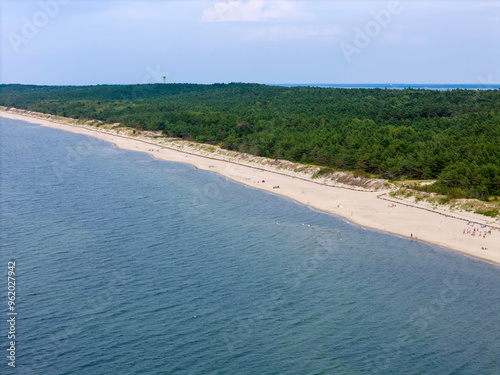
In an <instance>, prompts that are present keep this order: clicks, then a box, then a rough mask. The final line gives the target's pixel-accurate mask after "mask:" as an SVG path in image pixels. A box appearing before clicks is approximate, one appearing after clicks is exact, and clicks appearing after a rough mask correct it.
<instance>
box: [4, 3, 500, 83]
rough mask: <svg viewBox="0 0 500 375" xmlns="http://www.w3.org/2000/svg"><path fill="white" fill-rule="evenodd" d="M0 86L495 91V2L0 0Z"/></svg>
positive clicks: (498, 27)
mask: <svg viewBox="0 0 500 375" xmlns="http://www.w3.org/2000/svg"><path fill="white" fill-rule="evenodd" d="M0 12H1V23H0V33H1V34H0V35H1V48H0V51H1V55H0V81H1V82H2V83H30V84H57V85H63V84H71V85H84V84H104V83H106V84H125V83H154V82H158V81H162V80H163V76H164V75H165V76H166V80H167V82H189V83H213V82H258V83H499V82H500V2H499V1H496V0H455V1H442V0H428V1H413V0H400V1H397V0H388V1H357V0H351V1H336V0H319V1H315V0H309V1H294V0H239V1H218V0H215V1H207V0H202V1H189V0H188V1H186V0H184V1H181V0H178V1H171V0H166V1H126V0H125V1H124V0H121V1H108V0H95V1H94V0H36V1H25V0H15V1H13V0H2V1H1V2H0Z"/></svg>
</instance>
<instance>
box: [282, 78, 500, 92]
mask: <svg viewBox="0 0 500 375" xmlns="http://www.w3.org/2000/svg"><path fill="white" fill-rule="evenodd" d="M276 86H283V87H296V86H308V87H325V88H343V89H391V90H404V89H408V88H410V89H419V90H437V91H448V90H456V89H461V90H498V89H500V83H490V82H487V81H486V80H485V82H484V83H468V84H463V83H461V84H446V83H427V84H426V83H423V84H415V83H335V84H332V83H326V84H325V83H307V84H297V83H291V84H279V85H276Z"/></svg>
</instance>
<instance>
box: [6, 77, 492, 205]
mask: <svg viewBox="0 0 500 375" xmlns="http://www.w3.org/2000/svg"><path fill="white" fill-rule="evenodd" d="M0 105H2V106H7V107H16V108H21V109H27V110H33V111H38V112H45V113H50V114H55V115H60V116H66V117H72V118H77V119H82V120H84V119H89V120H90V119H96V120H101V121H105V122H108V123H121V124H124V125H126V126H130V127H135V128H136V129H139V130H140V129H144V130H161V131H163V133H164V134H165V135H167V136H170V137H178V138H183V139H189V140H193V141H196V142H202V143H211V144H219V145H221V146H222V147H223V148H227V149H230V150H237V151H241V152H246V153H250V154H255V155H259V156H265V157H270V158H280V159H287V160H290V161H296V162H301V163H313V164H316V165H319V166H325V167H330V168H333V169H337V170H361V171H364V172H366V173H370V174H374V175H378V176H381V177H383V178H387V179H400V178H406V179H437V180H438V182H437V183H436V184H434V185H433V186H432V187H430V188H429V189H430V190H432V189H434V191H438V192H441V193H443V194H449V193H450V192H451V193H452V194H453V195H455V196H456V197H470V198H484V197H487V196H489V195H500V90H478V91H474V90H459V89H457V90H451V91H434V90H422V89H405V90H388V89H334V88H317V87H279V86H267V85H257V84H238V83H235V84H213V85H194V84H152V85H131V86H126V85H102V86H85V87H78V86H30V85H0Z"/></svg>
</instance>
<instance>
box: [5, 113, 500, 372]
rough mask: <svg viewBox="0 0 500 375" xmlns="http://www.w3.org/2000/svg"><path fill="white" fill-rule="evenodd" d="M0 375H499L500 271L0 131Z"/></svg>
mask: <svg viewBox="0 0 500 375" xmlns="http://www.w3.org/2000/svg"><path fill="white" fill-rule="evenodd" d="M0 146H1V185H0V194H1V203H0V204H1V206H0V208H1V211H0V215H1V222H0V224H1V231H0V240H1V257H0V266H1V267H2V269H3V271H2V275H3V277H2V279H3V280H4V281H3V282H2V284H3V286H2V288H3V290H4V292H2V293H1V295H2V298H1V299H2V301H1V302H0V303H1V305H2V309H1V311H2V314H3V317H2V319H1V322H0V332H2V335H1V336H0V345H1V348H2V351H3V353H4V354H5V353H6V352H7V350H6V349H7V348H8V340H7V337H6V332H7V331H8V326H7V322H6V320H7V315H6V313H7V298H6V290H7V282H6V280H7V278H6V274H7V262H8V261H10V260H14V261H15V262H16V282H17V284H16V312H17V313H18V315H17V324H16V368H15V369H12V368H10V367H9V366H8V365H7V362H8V360H7V358H6V356H5V355H2V356H1V358H2V359H1V361H0V373H2V374H440V375H442V374H498V373H500V294H499V291H500V269H499V267H497V266H494V265H491V264H488V263H486V262H482V261H478V260H475V259H470V258H467V257H465V256H463V255H460V254H458V253H455V252H452V251H448V250H445V249H442V248H438V247H434V246H430V245H427V244H424V243H415V242H410V241H408V240H407V239H403V238H399V237H397V236H391V235H388V234H384V233H380V232H376V231H372V230H365V229H363V228H360V227H358V226H355V225H351V224H349V223H347V222H345V221H344V220H342V219H339V218H337V217H334V216H332V215H327V214H324V213H320V212H317V211H314V210H311V209H309V208H308V207H305V206H302V205H299V204H296V203H294V202H293V201H291V200H288V199H284V198H282V197H279V196H275V195H273V194H268V193H264V192H262V191H258V190H254V189H252V188H249V187H246V186H242V185H239V184H237V183H234V182H232V181H230V180H227V179H226V178H224V177H221V176H219V175H217V174H215V173H211V172H206V171H199V170H196V169H195V168H193V167H192V166H189V165H185V164H177V163H169V162H163V161H158V160H155V159H153V158H152V157H151V156H149V155H145V154H141V153H136V152H131V151H125V150H120V149H117V148H116V147H114V146H113V145H111V144H109V143H106V142H103V141H100V140H97V139H94V138H91V137H88V136H84V135H77V134H72V133H68V132H64V131H60V130H55V129H50V128H44V127H40V126H38V125H33V124H29V123H26V122H23V121H14V120H7V119H0Z"/></svg>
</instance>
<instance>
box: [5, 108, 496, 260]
mask: <svg viewBox="0 0 500 375" xmlns="http://www.w3.org/2000/svg"><path fill="white" fill-rule="evenodd" d="M0 117H5V118H9V119H13V120H22V121H28V122H31V123H36V124H39V125H42V126H47V127H51V128H56V129H61V130H66V131H70V132H73V133H78V134H86V135H90V136H93V137H95V138H99V139H101V140H104V141H107V142H112V143H114V144H115V145H116V146H117V147H119V148H122V149H126V150H132V151H138V152H145V153H149V154H151V155H153V156H154V157H155V158H157V159H160V160H166V161H173V162H181V163H189V164H191V165H193V166H195V167H196V168H198V169H201V170H209V171H212V172H215V173H219V174H221V175H223V176H225V177H227V178H230V179H231V180H234V181H236V182H239V183H242V184H245V185H249V186H252V187H255V188H257V189H261V190H265V191H269V192H272V193H275V194H279V195H283V196H285V197H288V198H291V199H293V200H295V201H297V202H300V203H302V204H305V205H309V206H311V207H313V208H315V209H318V210H321V211H324V212H328V213H332V214H335V215H338V216H341V217H343V218H345V219H347V220H349V221H350V222H353V223H356V224H359V225H361V226H363V227H368V228H373V229H377V230H381V231H384V232H389V233H392V234H396V235H400V236H403V237H406V238H408V246H410V241H425V242H429V243H433V244H436V245H439V246H442V247H446V248H449V249H452V250H456V251H459V252H461V253H463V254H465V255H468V256H472V257H475V258H480V259H483V260H486V261H489V262H492V263H496V264H500V230H499V229H498V228H500V226H499V224H498V221H495V220H494V219H491V218H488V217H485V216H480V215H476V214H472V213H464V212H460V213H455V212H453V213H452V212H446V211H443V212H441V211H440V212H432V211H431V210H425V209H421V208H416V207H411V206H410V205H408V206H407V205H406V204H405V203H404V202H399V201H397V200H394V199H392V198H390V197H388V196H387V195H384V193H386V192H387V191H383V190H379V191H361V190H351V189H348V188H342V187H336V186H327V185H322V184H320V183H317V182H313V181H308V180H307V179H303V178H300V176H299V175H297V176H294V175H293V174H290V173H288V174H285V173H276V172H273V171H271V170H265V169H262V168H256V167H252V166H248V165H244V164H240V163H235V162H229V161H227V160H218V159H217V158H210V157H206V156H203V155H196V154H194V153H192V152H185V151H182V150H176V149H170V148H166V147H162V146H161V145H157V144H154V143H151V142H148V141H146V140H143V139H138V138H136V137H129V136H125V135H118V134H116V133H112V132H109V131H105V130H102V129H99V128H95V129H92V128H91V127H88V126H85V127H84V126H80V125H71V124H65V123H61V122H55V121H50V120H47V119H43V118H37V117H31V116H26V115H22V114H19V113H15V112H13V111H0ZM262 181H265V182H262ZM277 186H279V188H276V187H277ZM387 199H390V200H391V201H389V200H387ZM453 216H455V217H453ZM458 217H460V218H458ZM470 221H473V222H475V224H470V223H469V222H470ZM482 225H487V227H486V228H483V227H482ZM474 230H475V231H474ZM490 231H491V233H490ZM473 234H474V235H473ZM485 248H486V250H485Z"/></svg>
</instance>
